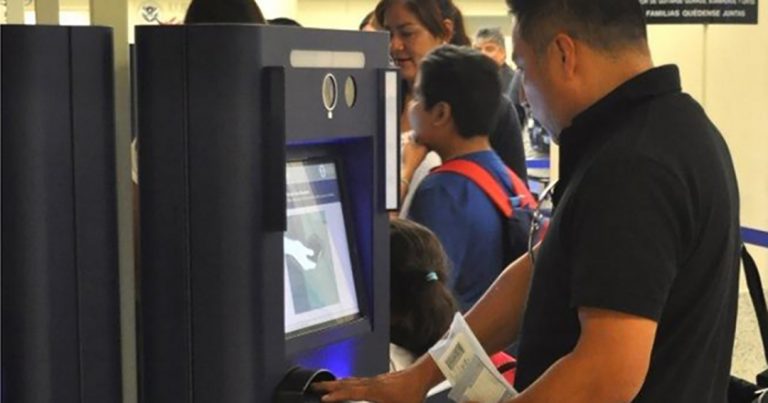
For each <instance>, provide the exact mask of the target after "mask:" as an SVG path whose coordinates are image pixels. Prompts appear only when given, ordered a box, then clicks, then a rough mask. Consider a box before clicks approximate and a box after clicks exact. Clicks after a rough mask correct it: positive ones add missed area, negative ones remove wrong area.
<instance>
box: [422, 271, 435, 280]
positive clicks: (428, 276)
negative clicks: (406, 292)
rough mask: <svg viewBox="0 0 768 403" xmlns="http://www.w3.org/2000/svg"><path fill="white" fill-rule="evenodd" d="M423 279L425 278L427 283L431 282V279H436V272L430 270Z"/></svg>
mask: <svg viewBox="0 0 768 403" xmlns="http://www.w3.org/2000/svg"><path fill="white" fill-rule="evenodd" d="M424 279H425V280H427V282H428V283H431V282H433V281H437V273H435V272H433V271H431V272H429V273H427V275H426V277H424Z"/></svg>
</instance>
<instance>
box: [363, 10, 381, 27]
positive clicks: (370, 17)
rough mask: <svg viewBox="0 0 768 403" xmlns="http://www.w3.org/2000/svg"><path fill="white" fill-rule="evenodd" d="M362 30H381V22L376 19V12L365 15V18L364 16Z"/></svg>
mask: <svg viewBox="0 0 768 403" xmlns="http://www.w3.org/2000/svg"><path fill="white" fill-rule="evenodd" d="M359 30H360V31H368V32H371V31H381V24H379V22H378V21H376V13H374V12H373V11H371V12H370V13H368V14H366V15H365V18H363V20H362V21H360V27H359Z"/></svg>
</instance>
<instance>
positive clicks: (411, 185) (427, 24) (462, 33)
mask: <svg viewBox="0 0 768 403" xmlns="http://www.w3.org/2000/svg"><path fill="white" fill-rule="evenodd" d="M374 13H375V16H376V21H378V22H379V23H380V24H381V25H382V27H383V29H385V30H387V31H389V33H390V42H389V52H390V56H391V57H392V61H393V62H394V63H395V65H397V66H398V67H399V68H400V77H401V78H402V80H403V86H402V101H403V102H402V106H403V113H401V117H400V130H401V131H402V133H403V134H402V138H403V154H402V155H403V160H402V169H401V177H400V188H401V195H404V196H405V199H404V201H403V206H402V210H401V214H400V217H402V218H405V217H407V213H408V207H409V205H410V200H411V199H412V197H413V193H414V192H415V190H416V188H418V185H419V183H420V182H421V179H423V177H424V176H426V175H427V174H428V173H429V171H430V169H432V168H434V167H436V166H438V165H440V164H441V161H440V157H439V156H437V154H435V153H429V154H427V153H428V151H429V150H427V148H426V147H424V146H423V145H420V144H417V143H415V142H414V141H412V140H411V138H410V134H411V125H410V122H409V121H408V116H407V115H408V114H407V113H405V110H406V109H407V108H405V106H406V105H407V104H408V103H409V102H410V101H411V98H412V91H413V84H414V81H415V80H416V74H417V73H418V70H419V65H420V64H421V61H422V59H423V58H424V56H426V55H427V53H429V52H430V51H432V50H433V49H435V48H437V47H438V46H440V45H444V44H452V45H457V46H470V45H471V41H470V39H469V37H468V36H467V33H466V30H465V27H464V17H463V15H462V13H461V11H460V10H459V8H458V7H456V5H455V4H454V3H453V1H452V0H381V1H379V3H378V4H377V5H376V9H375V10H374ZM490 140H491V147H492V148H493V149H494V150H495V151H496V153H497V154H499V156H500V157H501V159H502V160H503V161H504V163H505V164H506V165H507V166H509V167H510V168H511V169H512V170H513V171H515V173H516V174H517V175H518V176H519V177H520V178H521V179H523V181H526V180H527V174H526V166H525V151H524V149H523V138H522V135H521V128H520V124H519V120H518V118H517V113H516V112H515V110H514V107H513V106H512V103H511V101H509V99H507V98H504V99H502V104H501V107H500V108H499V111H498V119H497V122H496V124H495V126H494V129H493V130H492V131H491V133H490Z"/></svg>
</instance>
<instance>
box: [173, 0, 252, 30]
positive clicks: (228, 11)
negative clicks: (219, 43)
mask: <svg viewBox="0 0 768 403" xmlns="http://www.w3.org/2000/svg"><path fill="white" fill-rule="evenodd" d="M184 23H185V24H205V23H253V24H266V19H264V14H262V13H261V9H260V8H259V6H258V5H257V4H256V2H255V1H253V0H192V2H191V3H189V7H188V8H187V14H186V16H185V17H184Z"/></svg>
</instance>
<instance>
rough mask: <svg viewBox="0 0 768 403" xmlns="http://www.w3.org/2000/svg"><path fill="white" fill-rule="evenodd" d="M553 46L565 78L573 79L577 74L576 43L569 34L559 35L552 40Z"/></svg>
mask: <svg viewBox="0 0 768 403" xmlns="http://www.w3.org/2000/svg"><path fill="white" fill-rule="evenodd" d="M552 46H553V48H554V52H555V54H556V57H557V63H558V67H559V69H560V70H561V72H562V73H563V74H564V75H565V76H564V77H566V78H568V79H570V78H572V77H573V76H574V74H575V72H576V41H574V39H573V37H571V36H569V35H567V34H564V33H559V34H557V35H555V38H554V39H553V40H552Z"/></svg>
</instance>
